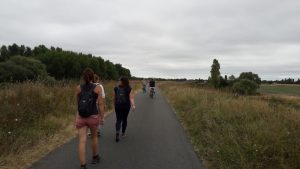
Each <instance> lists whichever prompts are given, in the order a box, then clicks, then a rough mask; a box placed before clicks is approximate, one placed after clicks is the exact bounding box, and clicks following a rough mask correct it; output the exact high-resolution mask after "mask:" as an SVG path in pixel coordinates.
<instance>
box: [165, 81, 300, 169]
mask: <svg viewBox="0 0 300 169" xmlns="http://www.w3.org/2000/svg"><path fill="white" fill-rule="evenodd" d="M160 88H161V89H162V90H163V91H164V93H165V95H166V97H167V98H168V100H169V101H170V103H171V104H172V105H173V107H174V108H175V110H176V112H177V115H178V117H179V119H180V120H181V121H182V123H183V125H184V127H185V129H186V130H187V131H188V133H189V135H190V137H191V139H192V142H193V144H194V146H195V148H196V151H197V152H198V154H199V156H200V157H201V158H202V159H203V161H204V163H205V168H208V169H210V168H211V169H279V168H286V169H287V168H289V169H296V168H300V109H299V108H297V107H295V106H292V105H289V104H281V103H280V102H274V100H273V99H265V98H260V97H247V96H240V97H235V96H234V95H232V94H230V93H224V92H219V91H214V90H207V89H203V88H202V89H201V88H195V87H191V86H189V85H186V84H182V83H164V84H162V85H161V86H160Z"/></svg>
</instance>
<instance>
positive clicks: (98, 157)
mask: <svg viewBox="0 0 300 169" xmlns="http://www.w3.org/2000/svg"><path fill="white" fill-rule="evenodd" d="M98 163H100V156H99V155H96V156H94V157H93V160H92V164H98Z"/></svg>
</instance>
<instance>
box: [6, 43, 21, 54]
mask: <svg viewBox="0 0 300 169" xmlns="http://www.w3.org/2000/svg"><path fill="white" fill-rule="evenodd" d="M8 51H9V55H10V56H16V55H19V54H20V50H19V46H18V45H17V44H15V43H14V44H12V45H11V46H8Z"/></svg>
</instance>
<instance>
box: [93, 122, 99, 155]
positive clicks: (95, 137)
mask: <svg viewBox="0 0 300 169" xmlns="http://www.w3.org/2000/svg"><path fill="white" fill-rule="evenodd" d="M97 130H98V126H97V127H95V128H94V129H91V132H92V150H93V156H96V155H98V135H97Z"/></svg>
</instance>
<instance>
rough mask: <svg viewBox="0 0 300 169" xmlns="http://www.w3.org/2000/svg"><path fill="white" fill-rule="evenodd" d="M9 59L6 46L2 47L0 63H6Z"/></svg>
mask: <svg viewBox="0 0 300 169" xmlns="http://www.w3.org/2000/svg"><path fill="white" fill-rule="evenodd" d="M7 59H9V53H8V50H7V48H6V46H4V45H3V46H2V47H1V49H0V62H3V61H6V60H7Z"/></svg>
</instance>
